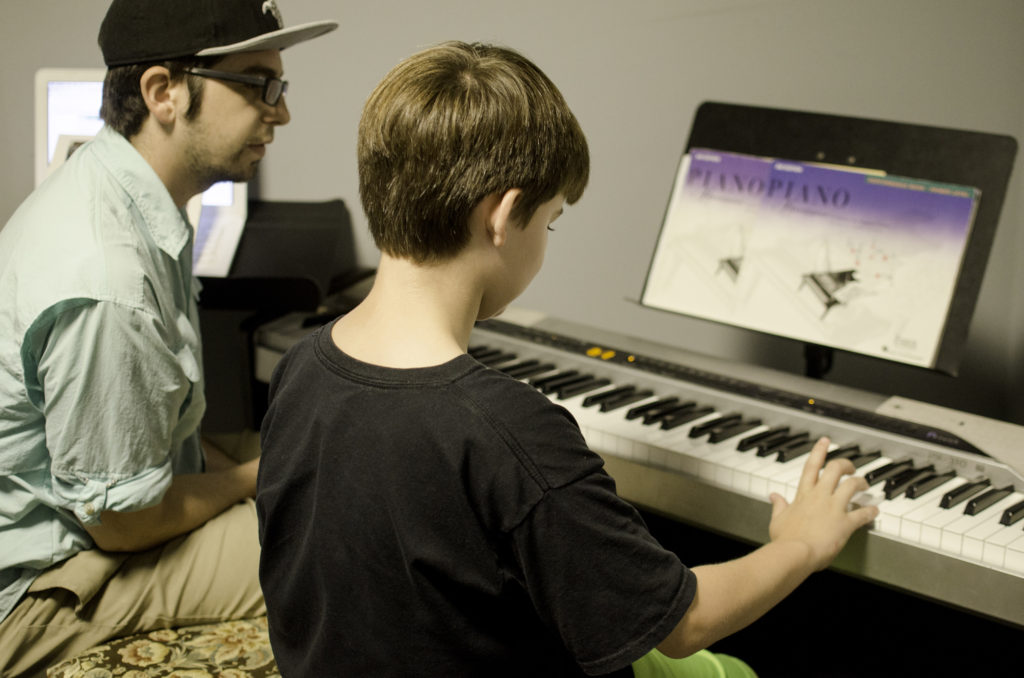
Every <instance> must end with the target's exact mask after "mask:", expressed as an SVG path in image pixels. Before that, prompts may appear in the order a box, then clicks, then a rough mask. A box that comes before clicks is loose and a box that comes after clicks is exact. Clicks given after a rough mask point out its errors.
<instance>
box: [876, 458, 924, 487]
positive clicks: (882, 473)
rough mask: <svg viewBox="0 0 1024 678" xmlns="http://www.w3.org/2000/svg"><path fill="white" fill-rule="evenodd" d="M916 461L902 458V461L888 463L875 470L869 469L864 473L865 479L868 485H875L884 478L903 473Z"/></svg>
mask: <svg viewBox="0 0 1024 678" xmlns="http://www.w3.org/2000/svg"><path fill="white" fill-rule="evenodd" d="M913 465H914V462H912V461H911V460H910V459H901V460H900V461H894V462H892V463H890V464H886V465H885V466H882V467H880V468H876V469H875V470H873V471H868V472H867V473H865V474H864V480H866V481H868V485H875V484H876V483H880V482H882V481H883V480H887V479H889V478H891V477H892V476H894V475H896V474H897V473H901V472H903V471H905V470H907V469H909V468H911V467H913Z"/></svg>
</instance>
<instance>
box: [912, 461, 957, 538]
mask: <svg viewBox="0 0 1024 678" xmlns="http://www.w3.org/2000/svg"><path fill="white" fill-rule="evenodd" d="M966 482H967V479H966V478H961V477H956V478H953V479H952V480H950V481H949V482H948V483H943V484H942V485H939V486H938V487H937V488H935V489H934V490H932V491H931V492H929V493H928V494H926V495H924V496H921V497H918V498H917V499H916V500H914V501H917V502H920V503H919V505H918V507H917V508H915V509H913V510H912V511H909V512H908V513H906V514H904V515H903V516H902V520H901V521H900V538H902V539H907V540H909V541H912V542H920V541H921V540H922V539H921V527H922V524H923V523H925V522H926V521H927V520H929V519H930V518H932V517H933V516H936V515H942V514H943V512H946V511H952V510H954V509H944V508H942V506H941V502H942V497H943V496H944V495H945V494H946V493H947V492H949V491H950V490H954V489H956V488H958V487H960V486H961V485H963V484H964V483H966ZM926 499H927V501H925V500H926Z"/></svg>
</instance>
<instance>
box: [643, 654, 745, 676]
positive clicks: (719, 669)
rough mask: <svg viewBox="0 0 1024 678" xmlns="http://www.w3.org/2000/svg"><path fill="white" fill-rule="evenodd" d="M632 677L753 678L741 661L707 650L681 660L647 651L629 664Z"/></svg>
mask: <svg viewBox="0 0 1024 678" xmlns="http://www.w3.org/2000/svg"><path fill="white" fill-rule="evenodd" d="M633 675H634V676H636V678H757V674H756V673H754V672H753V670H751V668H750V667H749V666H747V665H746V663H744V662H743V661H741V660H739V659H736V658H735V657H730V656H729V655H727V654H715V653H714V652H708V651H707V650H701V651H700V652H697V653H695V654H692V655H690V656H689V657H686V658H684V659H671V658H669V657H666V656H665V655H663V654H662V653H660V652H658V651H657V650H651V651H650V652H648V653H647V654H646V655H644V656H643V657H641V658H640V659H638V660H637V661H635V662H633Z"/></svg>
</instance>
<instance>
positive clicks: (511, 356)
mask: <svg viewBox="0 0 1024 678" xmlns="http://www.w3.org/2000/svg"><path fill="white" fill-rule="evenodd" d="M515 359H516V354H515V353H503V352H501V351H498V352H497V353H495V354H487V355H484V356H480V357H477V359H476V360H477V362H479V363H483V364H484V365H487V366H488V367H491V366H493V365H500V364H502V363H507V362H508V361H510V360H515Z"/></svg>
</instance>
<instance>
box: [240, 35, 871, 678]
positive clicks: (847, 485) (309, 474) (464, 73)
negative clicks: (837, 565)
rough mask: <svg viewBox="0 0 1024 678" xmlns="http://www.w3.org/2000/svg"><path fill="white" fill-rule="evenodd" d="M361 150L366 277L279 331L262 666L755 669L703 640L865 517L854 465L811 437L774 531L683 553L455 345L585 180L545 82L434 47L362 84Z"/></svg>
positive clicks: (577, 438)
mask: <svg viewBox="0 0 1024 678" xmlns="http://www.w3.org/2000/svg"><path fill="white" fill-rule="evenodd" d="M358 149H359V153H358V155H359V179H360V197H361V199H362V202H363V207H364V209H365V210H366V214H367V217H368V220H369V224H370V230H371V232H372V234H373V236H374V240H375V242H376V243H377V245H378V247H379V248H380V249H381V259H380V264H379V267H378V269H377V277H376V279H375V282H374V286H373V288H372V290H371V291H370V293H369V294H368V296H367V298H366V299H365V300H364V301H363V303H361V304H360V305H359V306H358V307H356V308H355V309H354V310H352V311H351V312H350V313H348V314H347V315H345V316H343V317H341V318H339V319H338V320H337V321H335V322H333V323H331V324H329V325H327V326H325V327H323V328H321V329H320V330H317V331H316V332H314V333H313V334H312V335H311V336H310V337H307V338H306V339H304V340H303V341H302V342H300V343H299V344H297V345H296V346H295V347H293V348H292V349H291V350H290V351H289V352H288V354H287V355H286V356H285V358H284V359H283V361H282V362H281V364H280V365H279V367H278V368H277V371H276V373H275V374H274V377H273V380H272V384H271V402H270V407H269V411H268V413H267V415H266V417H265V418H264V422H263V429H262V442H263V457H262V461H261V466H260V473H259V493H258V496H257V507H258V510H259V518H260V536H261V540H262V545H263V550H262V552H261V563H260V578H261V582H262V584H263V590H264V593H265V594H266V600H267V614H268V618H269V622H270V638H271V643H272V645H273V648H274V653H275V657H276V659H277V663H278V667H279V668H280V669H281V671H282V675H287V676H293V677H295V678H300V677H303V676H310V677H314V676H325V675H346V676H347V675H352V676H396V677H397V676H401V677H402V678H410V677H413V676H424V677H432V676H488V677H494V676H516V677H518V676H580V675H583V674H589V675H611V674H614V675H633V674H634V672H635V674H636V675H638V676H653V675H686V676H697V675H717V676H724V675H729V676H750V675H752V674H751V671H750V668H749V667H747V666H746V665H745V664H743V663H742V662H740V661H739V660H736V659H735V658H731V657H722V656H720V655H712V654H711V653H708V652H707V651H706V650H705V649H704V648H706V647H707V646H708V645H710V644H712V643H714V642H715V641H716V640H718V639H720V638H722V637H724V636H726V635H728V634H730V633H732V632H734V631H736V630H738V629H740V628H742V627H743V626H745V625H747V624H749V623H750V622H751V621H753V620H754V619H756V618H757V617H758V616H760V615H761V614H763V613H764V612H765V611H767V610H768V609H769V608H770V607H771V606H772V605H774V604H775V603H777V602H778V601H779V600H781V599H782V598H783V597H784V596H785V595H787V594H788V593H789V592H790V591H792V590H793V589H794V588H795V587H796V586H797V585H798V584H799V583H800V582H801V581H803V579H804V578H805V577H807V576H808V575H809V574H810V573H811V572H813V571H815V570H817V569H821V568H823V567H825V566H826V565H827V564H828V563H829V561H831V559H832V558H833V557H834V556H835V555H836V553H837V552H838V551H839V549H840V548H841V547H842V545H843V544H844V543H845V542H846V540H847V539H848V538H849V536H850V534H851V533H852V532H853V531H854V530H856V529H857V528H859V527H860V526H863V525H864V524H866V523H867V522H869V521H870V520H871V519H872V517H873V515H874V514H875V513H876V512H877V509H876V508H875V507H870V508H863V509H857V510H855V511H849V512H848V511H847V505H848V503H849V501H850V498H851V497H852V496H853V494H854V493H855V492H857V491H858V490H861V489H863V488H865V487H866V486H867V484H866V482H865V481H864V480H863V479H862V478H860V479H853V478H847V479H843V477H842V476H843V475H845V474H849V473H852V471H853V466H852V464H849V463H848V462H846V463H835V462H831V463H829V464H828V465H827V466H825V468H824V470H823V471H822V467H823V465H824V460H825V454H826V451H827V449H828V443H827V441H825V440H822V441H819V442H818V444H817V445H816V446H815V448H814V451H813V452H812V453H811V455H810V460H809V461H808V463H807V465H806V468H805V471H804V475H803V478H802V480H801V483H800V489H799V492H798V493H797V496H796V498H795V500H794V501H793V502H792V504H789V503H787V502H786V500H785V499H783V498H782V497H780V496H773V497H772V503H773V516H772V521H771V526H770V530H769V532H770V537H771V541H770V543H768V544H766V545H765V546H763V547H761V548H759V549H757V550H756V551H754V552H752V553H750V554H749V555H747V556H745V557H743V558H740V559H738V560H735V561H732V562H728V563H722V564H718V565H710V566H704V567H695V568H693V569H692V570H691V569H689V568H687V567H685V566H684V565H683V564H682V563H680V562H679V559H678V558H677V557H676V556H675V555H674V554H673V553H672V552H670V551H667V550H666V549H664V548H663V547H661V545H659V544H658V543H657V542H656V541H655V539H654V538H653V537H652V536H651V535H650V533H649V532H648V530H647V528H646V526H645V525H644V523H643V520H642V519H641V518H640V516H639V514H638V513H637V512H636V511H635V509H633V507H632V506H630V505H629V504H627V503H626V502H624V501H623V500H622V499H620V498H619V497H618V496H617V495H616V493H615V484H614V482H613V481H612V479H611V478H609V477H608V475H607V474H606V473H605V472H604V470H603V468H602V461H601V459H600V457H598V456H597V455H596V454H594V453H593V452H592V451H590V450H589V449H587V446H586V443H585V441H584V439H583V436H582V434H581V433H580V430H579V427H578V426H577V425H576V423H575V422H574V421H573V420H572V417H571V416H570V415H569V414H568V413H567V412H566V411H565V410H564V409H563V408H561V407H558V406H557V405H555V404H553V403H552V402H551V401H549V400H548V399H547V398H546V397H545V396H543V395H541V394H540V393H539V392H538V391H537V390H536V389H534V388H532V387H531V386H529V385H527V384H526V383H524V382H521V381H517V380H516V379H514V378H512V377H510V376H508V375H506V374H504V373H502V372H500V371H498V370H493V369H490V368H487V367H484V366H483V365H482V364H480V363H478V362H477V361H475V360H474V359H473V358H472V357H471V356H469V355H468V354H467V347H468V344H469V340H470V333H471V331H472V329H473V324H474V322H475V321H477V320H480V319H485V318H488V317H492V316H495V315H497V314H499V313H501V311H502V309H504V308H505V306H506V305H507V304H509V303H510V302H511V301H512V300H514V299H515V298H516V297H517V296H518V295H519V294H520V293H521V292H522V291H523V290H524V289H525V288H526V287H527V285H528V284H529V283H530V281H531V280H532V279H533V277H534V276H535V275H536V274H537V272H538V271H539V270H540V268H541V263H542V261H543V258H544V251H545V248H546V245H547V239H548V236H549V231H551V230H553V229H552V227H551V225H552V222H554V221H555V219H557V218H558V217H559V215H561V213H562V209H563V205H564V203H569V204H572V203H575V202H576V200H578V199H579V198H580V197H581V195H582V193H583V190H584V187H585V186H586V183H587V179H588V174H589V155H588V151H587V144H586V140H585V138H584V136H583V132H582V131H581V129H580V127H579V124H578V123H577V121H576V118H575V117H574V116H573V114H572V112H571V111H570V110H569V108H568V106H567V104H566V102H565V101H564V99H563V98H562V96H561V94H560V93H559V92H558V90H557V89H556V88H555V86H554V84H552V83H551V81H550V80H549V79H548V78H547V77H546V76H545V75H544V74H543V73H542V72H541V71H540V70H539V69H538V68H537V67H536V66H535V65H534V64H532V63H531V62H530V61H528V60H527V59H525V58H524V57H523V56H521V55H519V54H518V53H516V52H514V51H511V50H508V49H504V48H500V47H493V46H488V45H467V44H464V43H447V44H444V45H440V46H437V47H435V48H431V49H428V50H426V51H424V52H421V53H419V54H416V55H414V56H412V57H410V58H408V59H406V60H405V61H403V62H402V63H400V64H399V65H398V66H396V67H395V68H394V69H392V71H391V72H390V73H388V75H386V76H385V78H384V80H383V81H382V82H381V83H380V84H379V85H378V87H377V88H376V90H375V91H374V92H373V93H372V94H371V95H370V98H369V99H368V101H367V103H366V106H365V108H364V110H363V116H362V119H361V121H360V125H359V141H358ZM819 471H820V475H819ZM655 649H657V650H659V652H656V651H655ZM666 655H668V656H666Z"/></svg>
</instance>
